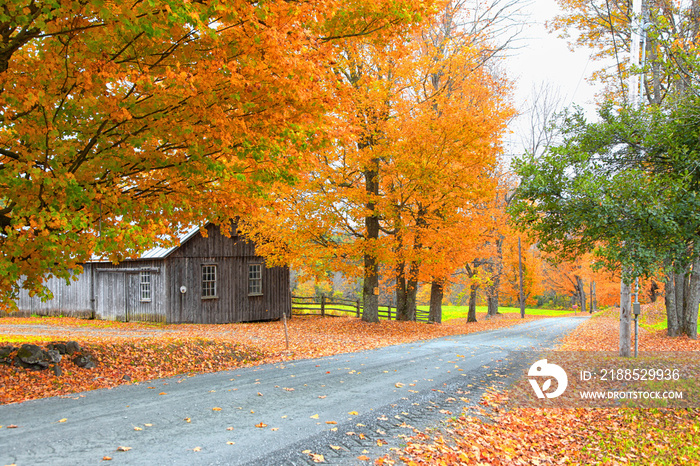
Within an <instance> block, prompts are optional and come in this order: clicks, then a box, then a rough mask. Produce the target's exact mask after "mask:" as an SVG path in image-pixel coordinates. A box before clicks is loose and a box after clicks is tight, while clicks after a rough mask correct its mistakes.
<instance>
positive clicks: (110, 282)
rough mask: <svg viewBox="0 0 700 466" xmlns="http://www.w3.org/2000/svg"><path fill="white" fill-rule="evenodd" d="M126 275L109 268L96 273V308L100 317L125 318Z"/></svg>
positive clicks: (110, 318)
mask: <svg viewBox="0 0 700 466" xmlns="http://www.w3.org/2000/svg"><path fill="white" fill-rule="evenodd" d="M126 276H127V275H126V274H125V273H123V272H117V271H115V272H113V271H111V270H110V271H104V272H101V273H99V274H98V275H97V284H98V286H97V289H98V291H97V308H98V313H99V315H100V317H101V318H102V319H108V320H122V321H124V320H126Z"/></svg>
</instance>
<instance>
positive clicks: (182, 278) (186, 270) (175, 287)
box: [167, 225, 291, 324]
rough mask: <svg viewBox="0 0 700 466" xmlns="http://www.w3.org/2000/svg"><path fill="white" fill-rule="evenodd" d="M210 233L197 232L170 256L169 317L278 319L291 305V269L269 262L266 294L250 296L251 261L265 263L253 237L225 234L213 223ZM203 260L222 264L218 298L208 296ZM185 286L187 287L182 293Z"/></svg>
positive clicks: (218, 320)
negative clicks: (204, 287) (204, 295)
mask: <svg viewBox="0 0 700 466" xmlns="http://www.w3.org/2000/svg"><path fill="white" fill-rule="evenodd" d="M208 230H209V231H208V234H209V237H208V238H206V239H204V238H202V237H201V236H199V235H195V236H194V237H193V238H191V239H190V240H189V241H188V242H187V243H185V244H184V245H182V247H181V248H180V249H179V250H177V251H175V252H174V253H173V254H172V255H171V256H170V257H169V258H168V259H167V262H168V268H169V269H168V270H169V271H168V277H169V280H170V281H171V284H170V286H169V288H168V300H169V302H170V303H172V305H171V307H170V309H169V312H168V315H167V321H168V322H191V323H203V324H217V323H227V322H249V321H258V320H273V319H279V318H281V317H282V312H284V311H286V312H287V313H288V314H289V312H290V311H291V293H290V290H289V269H288V268H286V267H276V268H272V269H268V268H266V267H264V266H263V275H262V286H263V294H262V296H248V264H251V263H262V264H263V265H264V261H263V259H262V257H259V256H256V255H255V247H254V245H253V244H252V243H250V242H248V241H245V240H244V239H242V238H237V240H236V239H232V238H226V237H225V236H223V235H221V234H220V232H219V229H218V228H217V227H215V226H213V225H210V226H209V228H208ZM203 264H216V266H217V298H214V299H202V290H201V286H202V285H201V273H202V265H203ZM183 285H184V286H185V287H186V288H187V292H186V293H184V294H182V293H180V287H181V286H183Z"/></svg>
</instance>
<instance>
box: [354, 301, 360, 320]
mask: <svg viewBox="0 0 700 466" xmlns="http://www.w3.org/2000/svg"><path fill="white" fill-rule="evenodd" d="M355 309H357V318H358V319H359V318H360V300H359V299H358V300H357V302H356V303H355Z"/></svg>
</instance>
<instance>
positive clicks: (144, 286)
mask: <svg viewBox="0 0 700 466" xmlns="http://www.w3.org/2000/svg"><path fill="white" fill-rule="evenodd" d="M152 299H153V275H152V274H151V271H150V270H142V271H141V272H140V273H139V301H140V302H142V303H150V302H151V300H152Z"/></svg>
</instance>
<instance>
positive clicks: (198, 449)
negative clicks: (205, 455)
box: [192, 447, 202, 451]
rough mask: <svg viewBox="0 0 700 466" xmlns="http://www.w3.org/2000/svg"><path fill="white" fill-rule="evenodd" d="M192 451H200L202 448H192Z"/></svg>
mask: <svg viewBox="0 0 700 466" xmlns="http://www.w3.org/2000/svg"><path fill="white" fill-rule="evenodd" d="M192 451H202V447H194V448H193V449H192Z"/></svg>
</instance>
